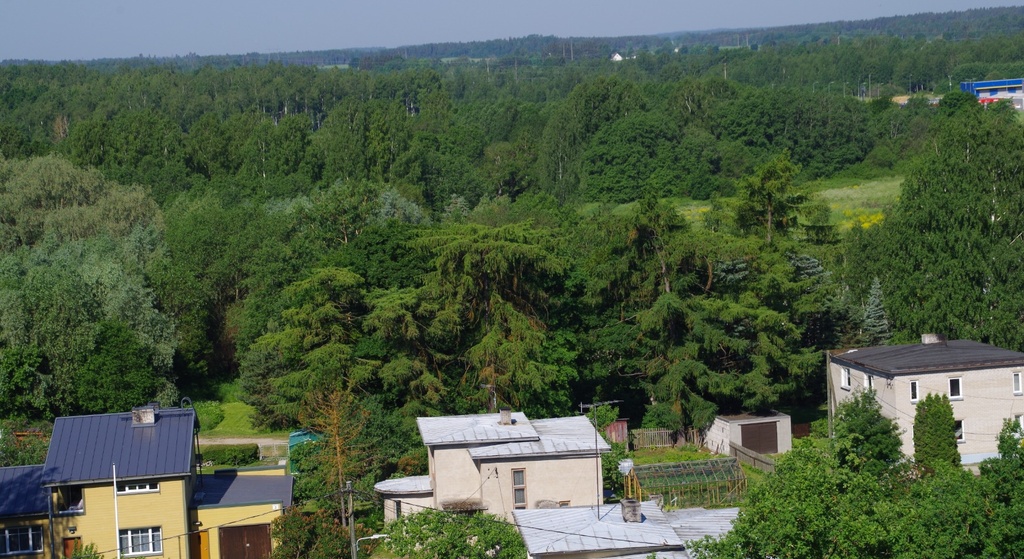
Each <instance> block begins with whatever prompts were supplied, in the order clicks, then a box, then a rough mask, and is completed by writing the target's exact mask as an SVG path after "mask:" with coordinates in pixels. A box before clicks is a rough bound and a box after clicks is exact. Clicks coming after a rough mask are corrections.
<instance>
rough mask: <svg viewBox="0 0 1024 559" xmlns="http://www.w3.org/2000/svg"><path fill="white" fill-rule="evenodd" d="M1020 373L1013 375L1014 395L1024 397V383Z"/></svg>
mask: <svg viewBox="0 0 1024 559" xmlns="http://www.w3.org/2000/svg"><path fill="white" fill-rule="evenodd" d="M1021 380H1022V379H1021V378H1020V373H1013V395H1014V396H1024V383H1022V382H1021Z"/></svg>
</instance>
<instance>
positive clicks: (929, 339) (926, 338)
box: [921, 334, 946, 344]
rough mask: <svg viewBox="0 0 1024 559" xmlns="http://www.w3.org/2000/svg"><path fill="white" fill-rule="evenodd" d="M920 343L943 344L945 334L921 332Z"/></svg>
mask: <svg viewBox="0 0 1024 559" xmlns="http://www.w3.org/2000/svg"><path fill="white" fill-rule="evenodd" d="M921 343H922V344H944V343H946V336H945V335H943V334H921Z"/></svg>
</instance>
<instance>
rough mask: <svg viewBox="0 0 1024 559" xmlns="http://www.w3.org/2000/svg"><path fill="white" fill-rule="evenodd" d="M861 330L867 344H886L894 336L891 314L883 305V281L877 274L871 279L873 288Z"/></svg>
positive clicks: (862, 319) (865, 307)
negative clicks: (890, 320)
mask: <svg viewBox="0 0 1024 559" xmlns="http://www.w3.org/2000/svg"><path fill="white" fill-rule="evenodd" d="M861 332H862V333H863V337H864V343H865V345H869V346H876V345H885V344H886V342H888V341H889V338H890V337H892V330H891V328H890V326H889V316H888V315H886V314H885V307H884V306H883V305H882V283H881V282H880V281H878V277H877V276H876V277H875V279H874V280H872V281H871V290H870V291H869V292H868V300H867V302H866V303H865V305H864V314H863V316H862V318H861Z"/></svg>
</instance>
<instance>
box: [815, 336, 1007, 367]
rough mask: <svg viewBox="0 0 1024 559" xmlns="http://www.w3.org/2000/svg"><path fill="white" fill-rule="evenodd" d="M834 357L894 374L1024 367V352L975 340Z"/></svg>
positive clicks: (844, 352) (851, 351) (835, 354)
mask: <svg viewBox="0 0 1024 559" xmlns="http://www.w3.org/2000/svg"><path fill="white" fill-rule="evenodd" d="M831 356H832V361H833V362H834V363H840V364H846V365H854V366H858V367H861V368H864V369H870V370H872V371H876V372H879V373H885V374H890V375H900V374H909V373H931V372H944V371H965V370H970V369H992V368H996V367H1016V366H1024V353H1021V352H1019V351H1012V350H1009V349H1002V348H998V347H995V346H991V345H988V344H983V343H981V342H975V341H971V340H951V341H947V342H937V343H930V344H908V345H893V346H877V347H865V348H860V349H847V350H839V351H833V352H831Z"/></svg>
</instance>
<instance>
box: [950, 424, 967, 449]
mask: <svg viewBox="0 0 1024 559" xmlns="http://www.w3.org/2000/svg"><path fill="white" fill-rule="evenodd" d="M953 432H954V433H956V442H958V443H962V442H965V441H966V440H967V439H965V438H964V420H962V419H957V420H954V421H953Z"/></svg>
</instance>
